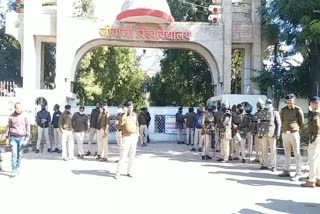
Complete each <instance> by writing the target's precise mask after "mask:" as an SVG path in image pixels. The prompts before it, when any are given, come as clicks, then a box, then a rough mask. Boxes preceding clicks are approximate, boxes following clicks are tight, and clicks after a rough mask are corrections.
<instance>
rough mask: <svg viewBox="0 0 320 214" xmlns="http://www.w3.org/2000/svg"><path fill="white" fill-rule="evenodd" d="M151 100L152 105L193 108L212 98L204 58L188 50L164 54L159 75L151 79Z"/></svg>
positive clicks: (208, 70) (208, 71) (167, 51)
mask: <svg viewBox="0 0 320 214" xmlns="http://www.w3.org/2000/svg"><path fill="white" fill-rule="evenodd" d="M149 88H150V98H151V103H152V104H153V105H160V106H164V105H170V104H172V102H173V101H175V102H176V103H177V104H178V105H189V106H196V105H199V104H204V103H205V102H206V101H207V99H208V98H209V97H210V96H212V95H213V92H212V88H213V87H212V85H211V74H210V69H209V68H208V65H207V63H206V61H205V59H204V58H203V57H201V56H200V55H199V54H197V53H195V52H193V51H190V50H178V49H171V50H166V51H165V53H164V58H163V59H162V60H161V73H159V74H157V75H156V76H155V77H153V78H152V81H151V84H150V86H149Z"/></svg>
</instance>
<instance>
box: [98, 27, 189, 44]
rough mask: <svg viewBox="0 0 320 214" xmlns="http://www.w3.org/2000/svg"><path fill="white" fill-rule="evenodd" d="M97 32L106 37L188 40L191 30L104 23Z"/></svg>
mask: <svg viewBox="0 0 320 214" xmlns="http://www.w3.org/2000/svg"><path fill="white" fill-rule="evenodd" d="M99 34H100V36H102V37H105V38H108V39H130V40H144V41H145V40H151V41H189V40H190V38H191V31H175V30H167V29H163V27H161V26H158V27H153V28H150V27H148V28H146V27H144V26H141V25H134V24H126V25H124V26H123V27H120V28H112V27H110V26H109V25H106V26H104V27H102V28H100V29H99Z"/></svg>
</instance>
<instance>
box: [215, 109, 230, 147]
mask: <svg viewBox="0 0 320 214" xmlns="http://www.w3.org/2000/svg"><path fill="white" fill-rule="evenodd" d="M229 114H230V112H229ZM223 115H224V113H223V112H222V111H217V112H215V113H214V114H213V116H214V121H215V143H216V146H215V147H216V149H219V147H220V146H221V145H220V144H221V139H220V129H221V128H224V127H223V126H221V124H220V121H221V120H222V116H223ZM230 119H231V117H230Z"/></svg>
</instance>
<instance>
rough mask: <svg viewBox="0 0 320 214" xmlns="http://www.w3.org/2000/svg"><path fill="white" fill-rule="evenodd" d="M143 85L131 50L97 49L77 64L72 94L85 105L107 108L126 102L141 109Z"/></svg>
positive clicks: (145, 79)
mask: <svg viewBox="0 0 320 214" xmlns="http://www.w3.org/2000/svg"><path fill="white" fill-rule="evenodd" d="M146 81H147V76H146V74H145V73H144V72H143V71H142V70H141V69H140V68H139V64H138V60H137V57H136V54H135V51H134V49H132V48H114V47H98V48H95V49H93V50H91V51H90V52H88V53H87V54H86V55H85V56H84V57H83V59H82V60H81V62H80V66H79V70H78V71H77V81H76V82H75V93H76V94H77V95H78V97H79V98H80V102H81V104H85V105H92V104H94V102H96V101H98V100H100V101H101V100H105V101H107V102H108V105H113V106H116V105H120V104H121V103H124V102H125V101H127V100H129V99H130V100H132V101H133V102H134V103H135V104H136V105H137V106H143V105H145V102H146V98H145V92H146V90H145V86H146Z"/></svg>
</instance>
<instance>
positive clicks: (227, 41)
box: [222, 1, 232, 94]
mask: <svg viewBox="0 0 320 214" xmlns="http://www.w3.org/2000/svg"><path fill="white" fill-rule="evenodd" d="M223 24H224V33H223V34H224V47H223V53H224V62H223V84H222V94H230V93H231V59H232V1H223Z"/></svg>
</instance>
